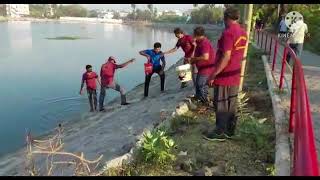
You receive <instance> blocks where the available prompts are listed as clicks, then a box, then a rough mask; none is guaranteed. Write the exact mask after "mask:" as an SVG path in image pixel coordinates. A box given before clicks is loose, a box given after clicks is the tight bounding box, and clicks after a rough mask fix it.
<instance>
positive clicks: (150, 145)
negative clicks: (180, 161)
mask: <svg viewBox="0 0 320 180" xmlns="http://www.w3.org/2000/svg"><path fill="white" fill-rule="evenodd" d="M143 137H144V141H143V144H142V147H141V154H142V157H143V160H144V161H145V162H154V163H156V164H160V165H164V164H166V163H167V162H168V161H173V160H175V155H174V154H172V150H173V148H174V147H175V143H174V141H173V140H172V139H170V138H169V137H168V136H166V133H165V131H161V130H155V131H152V132H146V133H144V134H143Z"/></svg>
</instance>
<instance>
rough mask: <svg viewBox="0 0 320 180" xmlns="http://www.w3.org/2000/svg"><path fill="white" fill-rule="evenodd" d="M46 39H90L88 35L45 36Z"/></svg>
mask: <svg viewBox="0 0 320 180" xmlns="http://www.w3.org/2000/svg"><path fill="white" fill-rule="evenodd" d="M46 39H48V40H80V39H92V38H89V37H80V36H57V37H54V38H48V37H47V38H46Z"/></svg>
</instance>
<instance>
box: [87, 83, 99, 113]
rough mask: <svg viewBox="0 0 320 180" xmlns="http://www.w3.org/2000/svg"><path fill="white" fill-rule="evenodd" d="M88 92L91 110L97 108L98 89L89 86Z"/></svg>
mask: <svg viewBox="0 0 320 180" xmlns="http://www.w3.org/2000/svg"><path fill="white" fill-rule="evenodd" d="M87 94H88V98H89V104H90V110H96V109H97V91H96V90H95V89H90V88H87Z"/></svg>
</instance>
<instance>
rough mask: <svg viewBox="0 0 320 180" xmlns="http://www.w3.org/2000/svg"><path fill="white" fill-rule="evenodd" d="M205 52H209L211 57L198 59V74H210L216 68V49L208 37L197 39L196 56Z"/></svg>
mask: <svg viewBox="0 0 320 180" xmlns="http://www.w3.org/2000/svg"><path fill="white" fill-rule="evenodd" d="M205 53H209V59H208V60H199V61H197V62H196V66H197V69H198V74H200V75H207V76H210V75H211V74H212V72H213V71H214V68H215V67H214V66H215V50H214V48H213V47H212V45H211V42H210V41H209V39H207V38H204V39H202V40H200V41H197V47H196V49H195V52H194V57H199V56H202V55H203V54H205Z"/></svg>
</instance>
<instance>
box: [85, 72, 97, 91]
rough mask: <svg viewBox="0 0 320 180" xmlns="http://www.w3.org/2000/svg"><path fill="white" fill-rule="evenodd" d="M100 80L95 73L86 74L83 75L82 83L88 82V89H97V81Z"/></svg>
mask: <svg viewBox="0 0 320 180" xmlns="http://www.w3.org/2000/svg"><path fill="white" fill-rule="evenodd" d="M97 78H98V75H97V73H95V72H85V73H83V75H82V81H85V82H86V85H87V89H97V84H96V79H97Z"/></svg>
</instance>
